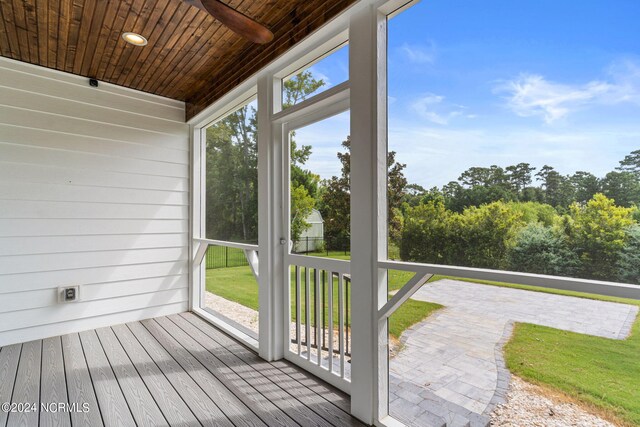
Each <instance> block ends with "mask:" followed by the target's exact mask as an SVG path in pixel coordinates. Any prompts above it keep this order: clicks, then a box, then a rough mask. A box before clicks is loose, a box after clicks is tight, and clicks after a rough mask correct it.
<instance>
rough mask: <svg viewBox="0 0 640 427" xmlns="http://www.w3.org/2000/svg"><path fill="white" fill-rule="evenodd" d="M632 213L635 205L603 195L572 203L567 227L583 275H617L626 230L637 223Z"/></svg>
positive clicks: (600, 276)
mask: <svg viewBox="0 0 640 427" xmlns="http://www.w3.org/2000/svg"><path fill="white" fill-rule="evenodd" d="M633 212H634V208H624V207H620V206H616V205H615V203H614V201H613V200H612V199H609V198H607V197H606V196H605V195H603V194H596V195H595V196H593V199H591V200H589V202H587V204H586V205H579V204H577V203H574V204H573V205H571V207H570V214H569V216H570V218H568V219H569V221H567V222H566V223H565V230H566V232H567V234H568V237H569V244H570V246H571V248H572V250H573V251H574V252H575V253H576V254H578V256H579V257H580V263H581V276H582V277H585V278H589V279H601V280H614V279H615V278H616V277H617V276H618V272H617V269H616V265H617V264H618V261H619V258H620V253H621V251H622V250H623V248H624V247H625V245H626V243H627V233H626V230H627V228H628V227H630V226H631V225H632V224H634V220H633Z"/></svg>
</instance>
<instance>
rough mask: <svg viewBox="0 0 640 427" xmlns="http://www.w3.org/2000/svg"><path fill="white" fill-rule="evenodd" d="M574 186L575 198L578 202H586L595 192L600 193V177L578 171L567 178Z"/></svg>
mask: <svg viewBox="0 0 640 427" xmlns="http://www.w3.org/2000/svg"><path fill="white" fill-rule="evenodd" d="M569 179H570V181H571V184H572V185H573V187H574V188H575V198H576V201H577V202H579V203H586V202H588V201H589V200H591V199H592V198H593V196H594V195H595V194H596V193H600V192H601V191H602V190H601V185H600V179H598V177H597V176H595V175H594V174H592V173H590V172H584V171H578V172H576V173H574V174H573V175H572V176H571V178H569Z"/></svg>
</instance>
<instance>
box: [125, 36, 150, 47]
mask: <svg viewBox="0 0 640 427" xmlns="http://www.w3.org/2000/svg"><path fill="white" fill-rule="evenodd" d="M122 38H123V39H124V41H126V42H127V43H131V44H132V45H134V46H145V45H146V44H147V43H148V42H147V39H145V38H144V37H142V36H141V35H140V34H136V33H124V34H122Z"/></svg>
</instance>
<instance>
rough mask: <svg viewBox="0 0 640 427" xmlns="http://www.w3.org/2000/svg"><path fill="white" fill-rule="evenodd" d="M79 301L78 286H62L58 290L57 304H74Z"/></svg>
mask: <svg viewBox="0 0 640 427" xmlns="http://www.w3.org/2000/svg"><path fill="white" fill-rule="evenodd" d="M79 299H80V286H62V287H59V288H58V302H60V303H64V302H74V301H78V300H79Z"/></svg>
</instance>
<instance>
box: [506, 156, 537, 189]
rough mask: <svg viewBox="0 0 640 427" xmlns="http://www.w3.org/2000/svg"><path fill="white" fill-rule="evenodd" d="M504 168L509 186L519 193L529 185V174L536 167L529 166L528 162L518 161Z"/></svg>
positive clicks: (530, 174) (530, 180)
mask: <svg viewBox="0 0 640 427" xmlns="http://www.w3.org/2000/svg"><path fill="white" fill-rule="evenodd" d="M505 170H506V173H507V176H508V178H509V182H510V183H511V186H512V187H513V188H514V189H515V190H516V191H517V192H518V193H520V192H521V191H522V190H524V189H525V188H526V187H528V186H530V185H531V182H532V179H531V176H532V174H533V172H534V171H535V170H536V168H534V167H531V165H530V164H529V163H518V164H517V165H515V166H507V167H506V168H505Z"/></svg>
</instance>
